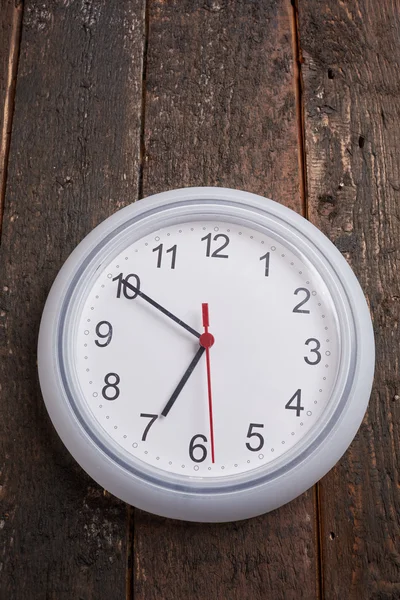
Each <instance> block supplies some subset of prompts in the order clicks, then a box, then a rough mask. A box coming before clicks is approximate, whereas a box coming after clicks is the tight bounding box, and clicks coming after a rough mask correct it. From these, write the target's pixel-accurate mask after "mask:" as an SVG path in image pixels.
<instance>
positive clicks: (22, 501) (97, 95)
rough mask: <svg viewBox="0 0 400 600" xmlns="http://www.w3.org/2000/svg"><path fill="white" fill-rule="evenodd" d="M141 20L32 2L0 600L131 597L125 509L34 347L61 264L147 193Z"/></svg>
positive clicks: (15, 137) (8, 249) (5, 258)
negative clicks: (55, 418) (98, 470)
mask: <svg viewBox="0 0 400 600" xmlns="http://www.w3.org/2000/svg"><path fill="white" fill-rule="evenodd" d="M143 14H144V13H143V5H142V3H141V2H140V0H138V1H136V0H132V2H124V3H119V2H116V3H113V2H108V1H107V0H103V1H101V2H99V1H96V2H84V3H80V2H79V3H63V2H43V0H41V1H40V2H26V3H25V6H24V11H23V26H22V38H21V48H20V57H19V65H18V77H17V89H16V98H15V112H14V119H13V128H12V136H11V148H10V157H9V164H8V179H7V190H6V202H5V211H4V220H3V232H2V238H1V247H0V274H1V275H0V276H1V288H0V382H1V389H0V406H1V419H0V443H1V451H0V458H1V480H0V484H1V486H2V487H1V506H0V511H1V513H0V519H1V520H0V526H1V529H0V540H1V550H0V557H1V558H0V561H1V573H0V598H1V600H3V599H4V600H23V599H24V598H30V599H32V600H36V599H38V600H67V599H68V600H72V599H73V600H75V599H76V600H78V599H79V600H88V599H93V600H102V599H106V598H107V599H111V598H113V599H116V600H117V599H120V598H125V596H126V571H127V560H128V558H129V553H128V552H129V547H130V545H131V541H130V535H129V533H128V532H129V523H128V510H127V508H126V506H125V505H124V504H123V503H122V502H120V501H118V500H116V499H115V498H113V497H112V496H110V495H108V494H105V493H104V492H103V490H102V489H100V488H99V487H98V486H96V485H95V484H94V482H93V481H92V480H91V479H90V478H89V477H87V476H86V475H85V474H84V473H83V471H82V470H81V469H80V468H79V467H78V465H77V464H76V463H75V461H74V460H73V459H72V458H71V457H70V456H69V455H68V453H67V452H66V451H65V448H64V447H63V445H62V443H61V441H60V440H59V439H58V436H57V434H56V433H55V431H54V429H53V427H52V425H51V424H50V422H49V419H48V416H47V414H46V410H45V407H44V404H43V401H42V397H41V394H40V391H39V386H38V381H37V372H36V371H37V368H36V344H37V334H38V327H39V321H40V316H41V312H42V309H43V304H44V300H45V297H46V294H47V292H48V290H49V288H50V285H51V283H52V281H53V279H54V277H55V275H56V274H57V271H58V269H59V268H60V266H61V264H62V263H63V261H64V260H65V259H66V258H67V256H68V254H69V253H70V252H71V250H72V249H73V248H74V246H75V245H76V244H77V243H78V242H79V241H80V240H81V239H82V237H83V236H84V235H85V234H86V233H88V232H89V231H90V229H92V227H93V226H94V225H96V224H97V223H98V222H99V221H101V220H102V219H104V218H105V217H106V216H108V215H109V214H111V213H112V212H114V211H115V210H116V209H117V208H118V207H120V206H121V205H122V204H127V203H129V202H130V201H131V200H132V199H135V198H136V197H137V189H138V179H139V169H138V157H139V154H140V143H139V140H140V110H141V109H140V107H141V97H142V89H141V88H142V57H143ZM111 124H112V125H111Z"/></svg>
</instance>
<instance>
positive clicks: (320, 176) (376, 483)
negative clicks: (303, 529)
mask: <svg viewBox="0 0 400 600" xmlns="http://www.w3.org/2000/svg"><path fill="white" fill-rule="evenodd" d="M399 9H400V5H399V3H398V2H396V1H391V0H382V1H381V2H374V0H366V1H365V2H364V1H363V2H361V1H358V0H349V1H347V2H328V1H326V2H322V3H321V2H316V1H314V0H303V1H302V2H301V3H300V37H301V42H302V49H303V58H304V63H303V66H302V72H303V78H304V100H305V125H306V151H307V165H308V169H307V174H308V190H309V215H310V218H311V220H312V221H313V222H314V223H315V224H316V225H317V226H318V227H320V228H321V229H322V230H323V231H324V232H325V233H327V235H328V236H329V237H330V238H331V239H332V240H333V241H334V242H335V244H336V246H337V247H338V248H339V249H340V250H341V251H342V252H343V254H344V255H345V256H346V258H347V259H348V261H349V262H350V264H351V265H352V267H353V268H354V270H355V272H356V274H357V275H358V277H359V279H360V281H361V284H362V286H363V289H364V290H365V292H366V295H367V297H368V300H369V303H370V306H371V310H372V315H373V320H374V326H375V334H376V345H377V371H376V379H375V387H374V390H373V394H372V398H371V402H370V406H369V410H368V413H367V416H366V418H365V420H364V423H363V425H362V427H361V430H360V431H359V433H358V435H357V437H356V439H355V441H354V442H353V444H352V446H351V448H350V450H349V451H348V452H347V453H346V455H345V456H344V458H343V459H342V460H341V461H340V463H339V464H338V465H337V467H336V468H335V469H334V470H333V471H332V472H331V473H330V474H329V475H327V476H326V477H325V478H324V480H323V481H322V483H321V484H320V501H321V518H322V535H321V545H322V556H323V580H324V597H325V598H326V599H327V600H328V599H332V600H333V599H335V600H336V599H337V598H352V599H353V598H354V599H360V600H361V599H362V600H364V599H366V598H368V599H371V600H378V599H379V600H389V599H390V600H392V599H395V598H400V547H399V539H400V523H399V514H400V483H399V460H400V446H399V439H400V426H399V423H400V399H399V396H400V381H399V354H400V352H399V334H398V323H399V319H400V280H399V276H398V273H399V267H400V141H399V135H398V124H399V121H400V75H399V63H400V46H399V37H400V10H399Z"/></svg>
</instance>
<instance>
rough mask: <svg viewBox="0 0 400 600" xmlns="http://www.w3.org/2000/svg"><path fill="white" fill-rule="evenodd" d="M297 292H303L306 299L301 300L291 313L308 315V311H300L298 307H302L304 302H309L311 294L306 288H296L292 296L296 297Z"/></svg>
mask: <svg viewBox="0 0 400 600" xmlns="http://www.w3.org/2000/svg"><path fill="white" fill-rule="evenodd" d="M299 292H305V293H306V297H305V298H304V300H302V301H301V302H299V304H297V306H295V307H294V309H293V312H294V313H304V314H310V311H309V310H307V309H305V310H303V309H300V306H303V305H304V304H305V303H306V302H308V301H309V299H310V297H311V294H310V292H309V290H307V288H297V290H295V292H294V294H295V296H297V294H298V293H299Z"/></svg>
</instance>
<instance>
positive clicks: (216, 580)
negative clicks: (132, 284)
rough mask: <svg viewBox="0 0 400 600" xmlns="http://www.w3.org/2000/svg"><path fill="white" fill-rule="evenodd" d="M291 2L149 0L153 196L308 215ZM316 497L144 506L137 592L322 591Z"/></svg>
mask: <svg viewBox="0 0 400 600" xmlns="http://www.w3.org/2000/svg"><path fill="white" fill-rule="evenodd" d="M292 17H293V15H292V9H291V6H290V3H289V2H284V1H278V2H242V1H234V2H230V3H229V4H227V3H225V2H222V1H219V0H213V1H212V2H211V1H207V2H201V3H199V2H192V1H191V0H179V2H178V0H176V1H174V2H162V1H161V0H157V1H153V2H151V3H150V13H149V39H148V56H147V70H146V75H147V77H146V84H147V93H146V111H145V127H144V133H145V136H144V158H145V161H144V171H143V194H144V195H148V194H151V193H154V192H159V191H162V190H165V189H168V188H174V187H183V186H188V185H219V186H221V185H224V186H228V187H238V188H243V189H247V190H249V191H253V192H256V193H259V194H262V195H265V196H270V197H273V198H275V199H276V200H278V201H280V202H283V203H285V204H287V205H288V206H291V207H292V208H294V209H295V210H297V211H299V212H300V211H301V200H300V190H299V172H298V152H297V148H298V147H297V124H296V104H295V94H294V91H295V89H294V77H293V51H292V31H291V24H292ZM315 518H316V516H315V513H314V504H313V493H312V492H309V493H307V494H305V495H303V496H302V497H301V498H299V499H297V500H296V501H294V502H292V503H291V504H289V505H288V506H285V507H283V508H282V509H280V510H279V511H275V512H274V513H271V514H269V515H266V516H263V517H260V518H257V519H252V520H249V521H245V522H240V523H232V524H221V525H204V524H202V525H199V524H190V523H180V522H175V521H170V520H166V519H159V518H157V517H153V516H151V515H148V514H145V513H142V512H139V511H136V516H135V530H134V531H135V546H134V548H135V552H134V559H135V566H134V569H135V579H134V597H135V600H155V599H157V600H177V599H181V598H190V600H197V599H199V600H200V599H201V600H204V598H229V600H235V599H236V598H237V599H240V600H246V599H249V600H257V599H261V598H262V599H265V598H274V600H279V599H281V598H282V599H283V598H284V599H285V600H291V599H296V600H297V599H298V598H307V599H308V600H312V599H313V598H315V597H317V588H318V585H317V575H318V573H317V556H316V554H317V551H316V545H315Z"/></svg>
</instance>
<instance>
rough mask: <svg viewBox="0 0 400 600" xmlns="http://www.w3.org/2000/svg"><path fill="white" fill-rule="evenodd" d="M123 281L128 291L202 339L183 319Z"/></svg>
mask: <svg viewBox="0 0 400 600" xmlns="http://www.w3.org/2000/svg"><path fill="white" fill-rule="evenodd" d="M121 281H122V284H123V285H125V286H126V287H127V288H128V289H130V290H132V292H135V294H137V295H138V296H140V297H141V298H143V300H145V301H146V302H148V303H149V304H151V305H152V306H154V308H156V309H157V310H159V311H160V312H162V313H163V314H164V315H166V316H167V317H169V318H170V319H172V320H173V321H175V323H178V325H180V326H181V327H183V328H184V329H186V331H189V333H191V334H192V335H194V336H195V337H197V338H200V333H199V332H198V331H196V330H195V329H193V327H190V325H187V323H185V322H184V321H182V319H179V318H178V317H176V316H175V315H174V314H172V312H170V311H169V310H167V309H166V308H164V307H163V306H161V304H158V302H156V301H155V300H153V298H150V296H148V295H147V294H145V293H144V292H142V291H141V290H140V289H139V288H138V287H136V286H134V285H132V284H131V283H129V281H127V280H126V279H122V280H121Z"/></svg>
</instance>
